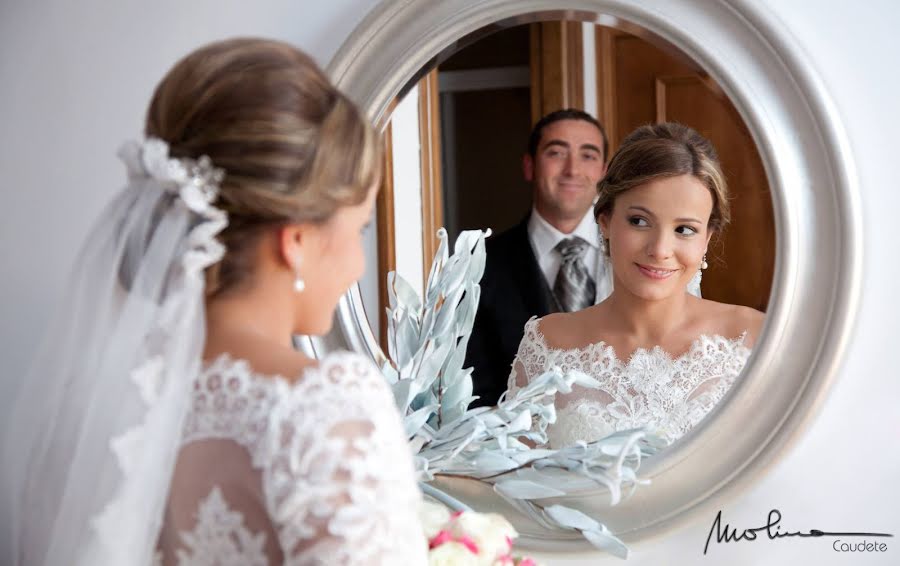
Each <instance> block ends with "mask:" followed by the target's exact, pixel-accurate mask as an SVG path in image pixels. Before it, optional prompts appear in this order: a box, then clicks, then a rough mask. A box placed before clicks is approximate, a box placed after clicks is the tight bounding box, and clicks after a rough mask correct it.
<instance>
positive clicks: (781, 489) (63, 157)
mask: <svg viewBox="0 0 900 566" xmlns="http://www.w3.org/2000/svg"><path fill="white" fill-rule="evenodd" d="M766 3H767V4H768V5H770V6H771V7H772V9H773V10H777V12H778V13H779V14H780V15H781V17H782V18H783V20H784V22H785V23H786V24H787V25H788V27H789V28H790V29H791V30H792V31H793V32H794V33H795V34H796V36H797V38H798V41H799V43H800V44H801V45H802V46H803V48H804V49H805V50H806V51H807V52H808V54H809V55H810V58H811V59H812V60H813V62H814V65H815V66H816V68H817V70H818V71H819V72H820V73H821V75H822V77H823V79H824V80H825V82H826V84H827V85H828V86H829V88H830V89H831V92H832V94H833V96H834V98H835V101H836V103H837V106H838V109H839V111H840V113H841V115H842V116H843V119H844V123H845V126H846V127H847V129H848V131H849V134H850V137H851V141H852V146H853V150H854V152H855V158H856V161H857V165H858V168H859V175H860V184H861V189H862V192H863V204H864V223H865V238H866V240H865V241H866V245H867V256H866V258H865V269H866V272H865V283H864V297H863V302H862V307H861V311H860V313H859V320H858V326H857V329H856V335H855V339H854V340H853V343H852V345H851V348H850V352H849V356H848V358H847V360H846V364H845V365H844V368H843V370H842V371H841V375H840V378H839V380H838V382H837V383H836V385H835V387H834V389H833V391H832V393H831V396H830V398H829V399H828V401H827V403H826V405H825V407H824V409H823V411H822V412H821V414H820V415H819V416H818V418H817V419H816V421H815V422H814V424H813V427H812V428H811V429H810V430H809V432H808V433H806V434H805V435H804V436H803V437H802V438H801V440H800V441H799V442H798V443H797V444H796V445H795V446H794V448H793V449H792V451H791V452H790V454H789V455H788V456H787V457H786V458H784V459H783V460H782V461H781V462H780V463H779V464H777V465H776V466H774V467H773V469H772V470H771V472H770V473H769V475H768V476H767V477H766V478H765V479H764V480H763V481H761V482H759V483H758V484H757V485H756V486H755V487H754V488H753V489H751V490H749V491H748V492H747V493H745V494H744V495H743V496H741V497H740V498H739V499H738V500H736V501H734V502H732V503H730V504H728V505H726V506H725V509H724V512H725V514H726V518H727V520H729V521H730V522H731V523H732V524H733V525H740V526H742V527H750V526H757V525H761V524H763V522H764V520H765V517H766V514H767V513H768V511H769V510H770V509H772V508H773V507H777V508H778V509H780V510H781V511H782V513H783V514H784V520H783V523H784V526H785V528H786V529H791V530H801V529H802V530H808V529H810V528H818V529H822V530H866V531H887V532H893V533H895V534H896V535H900V487H898V486H897V484H896V483H895V482H896V481H897V479H898V478H900V448H898V440H900V438H898V437H900V410H898V402H900V379H898V378H900V375H898V374H900V371H898V369H897V366H898V364H897V362H895V361H894V358H893V356H892V354H893V353H894V352H895V351H896V350H897V347H896V345H895V344H896V342H897V341H898V339H897V338H896V336H897V332H896V328H897V326H898V317H900V298H898V297H897V295H896V291H895V289H896V288H897V287H898V285H897V282H898V280H900V257H898V254H897V253H896V252H897V249H898V246H897V242H898V237H897V234H896V233H895V232H894V230H893V229H894V228H895V227H896V226H898V225H900V223H898V220H897V215H898V214H900V188H898V182H897V174H896V166H895V163H896V162H897V158H896V156H895V148H896V147H897V143H896V141H895V138H896V136H897V132H900V112H898V110H897V105H898V101H900V74H898V73H897V61H896V59H897V56H898V54H900V37H898V35H897V34H896V30H895V28H896V27H897V25H898V24H900V4H897V3H895V2H894V1H893V0H867V1H866V2H863V3H854V4H847V3H846V2H839V1H837V0H766ZM374 4H375V2H374V1H373V0H330V1H329V2H328V3H313V2H311V1H308V0H303V1H300V0H283V1H274V0H270V1H258V2H254V3H252V4H251V3H247V2H237V1H222V0H219V1H211V0H193V1H192V2H177V1H175V0H162V1H157V2H154V3H152V4H151V3H148V2H144V3H138V2H134V1H130V2H126V1H123V2H99V1H97V0H89V1H87V0H86V1H82V2H78V3H65V2H60V1H49V0H43V1H35V2H26V1H25V0H18V1H15V2H13V3H10V1H9V0H6V1H5V2H3V3H2V4H0V124H2V133H0V175H2V176H0V179H2V186H0V187H2V194H3V197H4V201H5V206H3V207H2V209H0V265H2V269H3V277H2V278H0V354H2V363H3V366H4V369H3V370H2V371H3V378H2V380H0V411H5V406H4V405H3V403H4V402H5V400H6V399H8V397H9V395H8V392H9V389H10V384H12V383H13V382H14V381H15V380H16V379H18V378H19V377H20V376H21V374H22V371H23V370H24V368H25V367H26V366H27V361H28V359H29V357H30V355H31V353H32V351H33V348H34V344H35V341H36V340H37V339H38V337H39V335H40V329H41V328H42V327H43V326H44V325H45V324H46V322H47V321H48V320H49V318H50V316H51V313H52V305H53V303H54V302H55V301H57V300H58V297H59V296H60V294H61V293H62V290H63V287H64V285H65V277H66V273H67V272H68V270H69V267H70V265H71V261H72V257H73V255H74V254H75V252H76V249H77V247H78V244H79V242H80V241H81V239H82V238H83V237H84V235H85V234H86V232H87V230H88V227H89V225H90V223H91V222H92V221H93V220H94V219H95V217H96V215H97V214H98V213H99V211H100V207H101V206H102V204H103V203H104V202H105V201H106V200H107V199H108V198H109V197H110V196H111V195H112V194H113V193H114V192H115V191H116V190H117V189H118V187H119V186H120V185H121V183H122V180H123V169H122V167H121V166H120V165H119V164H118V163H117V162H116V160H115V158H114V156H113V154H114V152H115V149H116V147H117V145H118V143H119V142H120V141H121V140H123V139H126V138H129V137H134V136H136V135H138V134H139V132H140V130H141V121H142V116H143V112H144V109H145V106H146V104H147V101H148V99H149V96H150V93H151V90H152V88H153V86H154V85H155V83H156V81H158V80H159V78H160V77H161V76H162V75H163V73H164V72H165V71H166V69H167V68H168V67H169V66H171V64H172V63H173V62H174V61H175V60H176V59H177V58H178V57H179V56H181V55H183V54H185V53H186V52H188V51H189V50H190V49H192V48H194V47H196V46H199V45H201V44H203V43H205V42H207V41H210V40H212V39H216V38H221V37H226V36H233V35H247V34H253V35H265V36H271V37H276V38H282V39H287V40H290V41H292V42H294V43H295V44H297V45H299V46H301V47H303V48H305V49H307V50H308V51H309V52H311V53H312V54H313V56H314V57H315V58H316V59H317V60H318V61H320V62H322V63H325V62H326V61H327V60H328V58H329V57H331V55H332V54H333V53H334V52H335V50H336V49H337V47H338V46H339V44H340V43H341V42H342V41H343V39H344V38H346V37H347V35H348V34H349V32H350V31H351V30H352V29H353V27H354V26H355V25H356V23H357V22H358V21H359V20H360V19H361V18H362V17H363V16H364V14H365V12H366V11H367V10H368V9H369V8H370V7H371V6H373V5H374ZM854 8H856V9H858V11H853V10H854ZM370 266H374V263H370ZM811 331H812V329H811ZM711 521H712V516H710V517H709V518H708V519H703V520H700V521H698V522H697V523H696V524H694V525H692V526H687V527H685V528H683V529H681V530H680V531H678V532H675V533H672V534H670V535H667V536H665V537H663V538H661V539H660V540H657V541H654V542H652V543H646V544H638V545H636V546H635V547H634V548H633V556H632V560H631V561H630V563H631V564H638V565H643V564H732V565H738V566H739V565H751V564H763V563H765V564H784V565H787V564H797V563H806V564H898V563H900V541H898V539H896V538H895V539H888V547H889V550H888V552H887V553H886V554H883V555H880V556H878V555H865V556H847V555H840V554H837V553H835V552H834V551H833V550H832V549H831V546H830V543H829V542H826V541H822V540H813V539H806V540H797V539H790V540H778V541H769V540H759V541H756V542H744V543H738V544H731V545H727V546H719V547H716V548H714V549H712V550H711V552H710V554H709V555H708V556H706V557H703V556H702V554H701V553H702V547H703V542H704V541H705V538H706V532H707V530H708V528H709V523H710V522H711ZM546 562H547V563H549V564H555V563H559V564H597V563H601V562H602V563H607V562H608V563H618V562H617V561H613V560H608V559H604V558H602V557H601V556H587V555H582V556H579V557H553V558H552V559H549V560H546Z"/></svg>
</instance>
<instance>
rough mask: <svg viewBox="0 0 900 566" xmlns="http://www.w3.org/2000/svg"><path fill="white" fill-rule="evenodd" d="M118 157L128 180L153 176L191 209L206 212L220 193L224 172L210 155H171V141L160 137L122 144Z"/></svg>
mask: <svg viewBox="0 0 900 566" xmlns="http://www.w3.org/2000/svg"><path fill="white" fill-rule="evenodd" d="M119 157H121V158H122V161H124V162H125V166H126V167H127V169H128V177H129V179H136V178H148V177H149V178H152V179H154V180H155V181H157V182H158V183H159V184H160V186H161V187H162V188H163V190H165V191H168V192H172V193H176V194H178V195H179V196H180V197H181V199H182V200H183V201H184V203H185V204H186V205H187V207H188V208H190V209H191V210H193V211H195V212H197V213H203V212H205V211H206V210H207V208H208V207H209V205H210V204H212V202H213V201H214V200H215V199H216V197H217V196H218V195H219V184H220V183H221V182H222V180H223V179H224V178H225V171H224V170H223V169H219V168H217V167H214V166H213V164H212V161H211V160H210V158H209V157H207V156H205V155H204V156H202V157H200V159H196V160H194V159H190V158H187V157H182V158H171V157H169V144H167V143H166V142H164V141H163V140H161V139H158V138H152V137H151V138H147V139H145V140H144V141H143V142H137V141H129V142H126V143H125V144H123V145H122V148H121V149H120V150H119Z"/></svg>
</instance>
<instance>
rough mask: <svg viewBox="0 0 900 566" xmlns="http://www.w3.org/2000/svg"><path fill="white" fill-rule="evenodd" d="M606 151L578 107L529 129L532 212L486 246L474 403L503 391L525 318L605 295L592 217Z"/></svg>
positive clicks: (474, 340)
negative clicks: (486, 259)
mask: <svg viewBox="0 0 900 566" xmlns="http://www.w3.org/2000/svg"><path fill="white" fill-rule="evenodd" d="M608 150H609V143H608V141H607V137H606V132H605V131H604V129H603V126H602V125H601V124H600V122H598V121H597V120H596V119H595V118H594V117H593V116H591V115H590V114H588V113H586V112H583V111H581V110H574V109H565V110H558V111H556V112H552V113H550V114H547V115H546V116H544V117H543V118H541V119H540V120H539V121H538V122H537V124H536V125H535V126H534V129H533V130H532V132H531V135H530V137H529V140H528V150H527V153H526V154H525V155H524V156H523V160H522V161H523V163H522V165H523V174H524V178H525V180H526V181H527V182H529V183H530V184H531V188H532V208H531V211H530V212H529V213H528V214H527V215H526V216H525V218H523V219H522V220H521V222H519V223H518V224H517V225H516V226H514V227H512V228H511V229H509V230H507V231H505V232H503V233H501V234H497V235H495V236H493V237H491V238H489V239H488V240H487V244H486V246H487V258H488V261H487V265H486V267H485V273H484V277H483V278H482V280H481V300H480V303H479V307H478V314H477V316H476V318H475V326H474V328H473V330H472V336H471V339H470V341H469V347H468V351H467V355H466V364H465V365H466V366H467V367H468V366H471V367H473V368H474V371H473V374H472V376H473V393H474V394H475V395H477V396H478V397H479V399H478V400H477V401H475V403H474V404H473V405H475V406H480V405H495V404H496V403H497V400H498V399H499V397H500V395H501V394H502V393H503V392H504V391H506V386H507V383H506V382H507V378H508V377H509V372H510V366H511V364H512V361H513V358H514V357H515V355H516V349H517V348H518V346H519V342H520V341H521V339H522V334H523V328H524V326H525V323H526V322H527V321H528V319H529V318H531V317H533V316H538V317H542V316H545V315H547V314H549V313H552V312H560V311H566V312H571V311H575V310H580V309H582V308H585V307H588V306H591V305H594V304H596V303H598V302H600V301H602V300H603V299H605V298H606V297H607V296H608V295H609V292H610V290H611V274H610V273H608V268H607V264H606V262H605V261H604V256H603V254H602V252H601V248H600V246H601V239H600V234H599V232H598V229H597V223H596V221H595V220H594V216H593V203H594V200H595V199H596V196H597V183H598V182H599V181H600V179H601V178H602V177H603V174H604V173H605V172H606V158H607V152H608Z"/></svg>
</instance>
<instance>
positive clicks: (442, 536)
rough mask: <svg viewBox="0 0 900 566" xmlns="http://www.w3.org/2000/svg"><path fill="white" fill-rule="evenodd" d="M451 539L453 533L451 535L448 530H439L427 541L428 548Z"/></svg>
mask: <svg viewBox="0 0 900 566" xmlns="http://www.w3.org/2000/svg"><path fill="white" fill-rule="evenodd" d="M452 540H453V535H451V534H450V532H449V531H440V532H439V533H438V534H436V535H434V536H433V537H432V538H431V540H429V541H428V549H429V550H430V549H432V548H435V547H437V546H441V545H442V544H444V543H445V542H450V541H452Z"/></svg>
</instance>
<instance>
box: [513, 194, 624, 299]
mask: <svg viewBox="0 0 900 566" xmlns="http://www.w3.org/2000/svg"><path fill="white" fill-rule="evenodd" d="M573 236H578V237H579V238H581V239H582V240H584V241H585V242H587V243H588V246H589V247H588V249H587V251H586V252H585V254H584V266H585V268H586V269H587V271H588V273H590V274H591V277H593V278H594V283H595V284H596V288H597V295H596V298H595V300H594V304H596V303H599V302H600V301H602V300H604V299H606V297H608V296H609V294H610V293H612V269H611V268H610V267H609V258H607V257H606V256H605V255H603V254H601V253H600V228H599V227H598V226H597V222H596V220H594V209H593V208H590V209H588V211H587V213H586V214H585V215H584V218H582V219H581V222H579V223H578V226H576V227H575V230H573V231H572V233H571V234H563V233H562V232H560V231H559V230H557V229H556V228H554V227H553V226H552V225H551V224H550V223H549V222H547V221H546V220H545V219H544V218H543V217H542V216H541V215H540V214H539V213H538V211H537V210H536V209H534V208H532V209H531V218H529V219H528V239H529V240H530V241H531V249H532V250H533V251H534V257H535V259H537V262H538V266H540V268H541V272H542V273H543V274H544V277H545V278H546V279H547V285H549V286H550V289H551V290H552V289H553V284H554V283H555V282H556V274H557V273H559V267H560V265H561V264H562V255H560V253H559V252H558V251H556V246H557V245H558V244H559V243H560V242H561V241H563V240H565V239H566V238H571V237H573Z"/></svg>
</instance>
